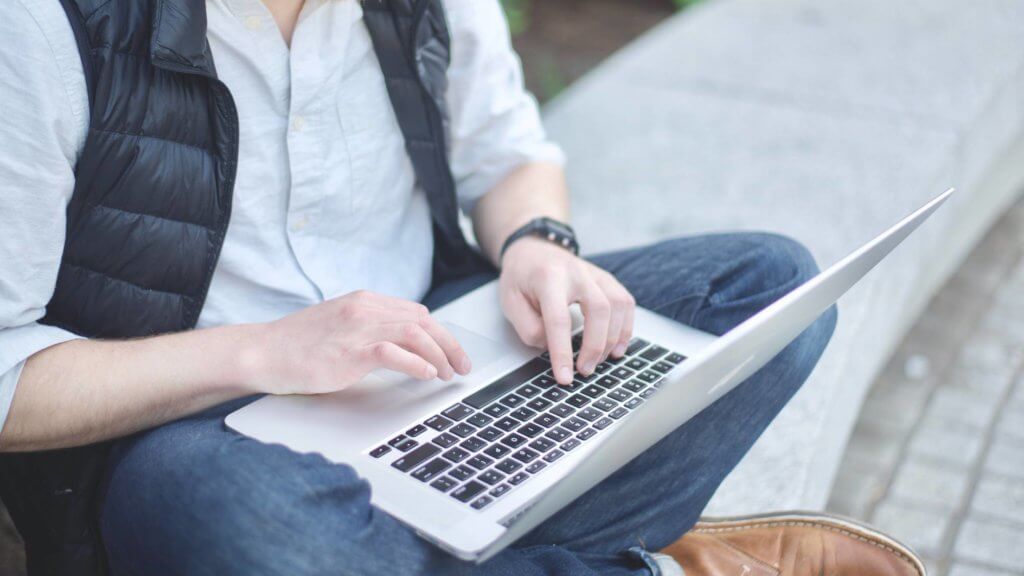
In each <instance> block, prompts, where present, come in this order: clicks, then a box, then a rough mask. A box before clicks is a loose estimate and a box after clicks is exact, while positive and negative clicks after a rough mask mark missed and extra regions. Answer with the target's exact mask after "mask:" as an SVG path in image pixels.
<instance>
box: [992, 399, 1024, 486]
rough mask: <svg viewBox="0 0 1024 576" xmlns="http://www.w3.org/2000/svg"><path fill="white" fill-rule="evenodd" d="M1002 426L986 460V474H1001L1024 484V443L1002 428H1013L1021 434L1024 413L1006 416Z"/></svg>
mask: <svg viewBox="0 0 1024 576" xmlns="http://www.w3.org/2000/svg"><path fill="white" fill-rule="evenodd" d="M1000 426H1001V428H1000V429H997V431H996V434H997V437H996V438H995V440H993V442H992V446H991V447H990V448H989V452H988V456H987V457H986V458H985V472H986V473H994V474H1000V475H1003V476H1007V477H1009V478H1014V479H1016V480H1017V481H1018V482H1021V483H1024V442H1021V441H1020V440H1019V439H1017V438H1013V437H1011V436H1010V435H1009V434H1004V433H1003V432H1002V427H1005V428H1011V427H1012V428H1014V429H1015V430H1016V431H1018V432H1019V431H1020V428H1021V427H1024V412H1013V413H1008V414H1004V415H1003V422H1001V423H1000Z"/></svg>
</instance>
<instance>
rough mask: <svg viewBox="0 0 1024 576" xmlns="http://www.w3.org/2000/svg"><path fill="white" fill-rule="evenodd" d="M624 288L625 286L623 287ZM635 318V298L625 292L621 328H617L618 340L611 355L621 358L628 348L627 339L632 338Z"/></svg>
mask: <svg viewBox="0 0 1024 576" xmlns="http://www.w3.org/2000/svg"><path fill="white" fill-rule="evenodd" d="M623 290H625V288H623ZM635 318H636V300H635V299H634V298H633V295H632V294H630V293H629V292H626V308H625V311H624V313H623V315H622V328H620V329H619V338H618V342H617V343H616V344H615V346H614V347H613V348H612V356H613V357H615V358H622V357H623V356H625V355H626V349H627V348H629V341H630V340H632V339H633V322H634V320H635Z"/></svg>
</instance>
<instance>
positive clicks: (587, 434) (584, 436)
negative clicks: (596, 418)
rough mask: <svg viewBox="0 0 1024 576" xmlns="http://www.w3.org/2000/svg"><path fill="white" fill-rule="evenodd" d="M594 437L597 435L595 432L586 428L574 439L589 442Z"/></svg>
mask: <svg viewBox="0 0 1024 576" xmlns="http://www.w3.org/2000/svg"><path fill="white" fill-rule="evenodd" d="M595 435H597V430H594V429H593V428H587V429H586V430H583V431H582V432H580V433H579V434H577V435H576V437H577V438H579V439H580V440H590V439H591V438H593V437H594V436H595Z"/></svg>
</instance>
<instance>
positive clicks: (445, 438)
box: [431, 432, 459, 448]
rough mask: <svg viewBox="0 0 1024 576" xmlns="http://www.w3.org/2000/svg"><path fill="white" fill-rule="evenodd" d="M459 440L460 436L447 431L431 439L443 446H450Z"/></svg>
mask: <svg viewBox="0 0 1024 576" xmlns="http://www.w3.org/2000/svg"><path fill="white" fill-rule="evenodd" d="M458 441H459V439H458V438H456V437H455V436H452V435H451V434H449V433H447V432H445V433H444V434H441V435H440V436H438V437H437V438H434V439H433V440H431V442H433V443H434V444H437V445H438V446H440V447H441V448H448V447H449V446H453V445H454V444H455V443H456V442H458Z"/></svg>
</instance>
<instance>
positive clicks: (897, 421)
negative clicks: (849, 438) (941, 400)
mask: <svg viewBox="0 0 1024 576" xmlns="http://www.w3.org/2000/svg"><path fill="white" fill-rule="evenodd" d="M931 392H932V385H931V383H930V382H929V381H922V380H918V381H914V380H908V379H906V378H901V379H899V380H895V381H891V382H887V383H885V385H883V386H878V387H873V388H872V390H871V393H870V394H869V395H868V398H867V400H865V402H864V406H863V408H862V409H861V410H862V413H863V414H870V416H869V418H874V419H879V420H883V421H885V422H886V423H887V424H888V425H889V426H886V428H890V427H893V426H894V427H895V428H896V429H898V430H901V431H906V430H909V429H910V428H911V427H912V426H913V425H914V423H915V422H917V421H918V419H919V418H920V417H921V414H922V413H923V412H924V410H925V405H926V404H927V402H928V397H929V396H930V394H931Z"/></svg>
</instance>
